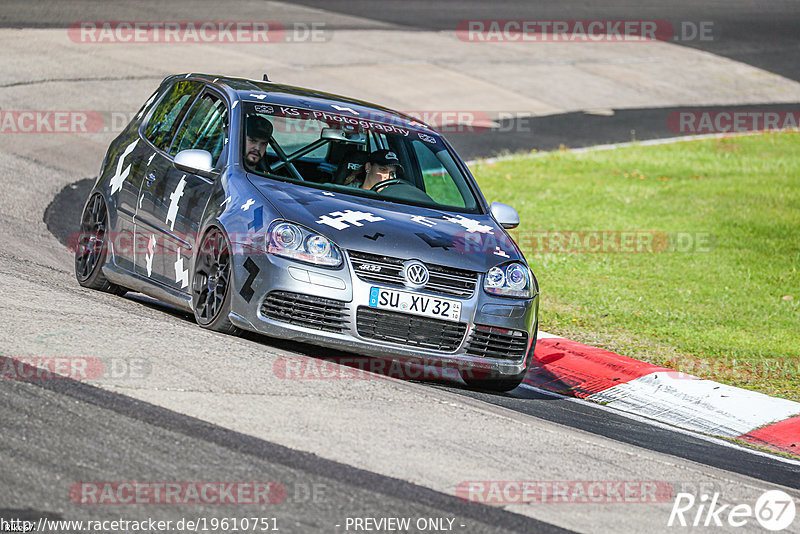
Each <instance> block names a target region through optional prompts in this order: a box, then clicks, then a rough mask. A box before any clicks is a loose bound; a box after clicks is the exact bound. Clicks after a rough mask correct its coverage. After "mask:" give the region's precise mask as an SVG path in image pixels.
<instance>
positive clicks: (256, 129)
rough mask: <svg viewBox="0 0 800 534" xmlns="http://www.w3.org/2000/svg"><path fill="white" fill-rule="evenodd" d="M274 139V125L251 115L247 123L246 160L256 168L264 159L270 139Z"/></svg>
mask: <svg viewBox="0 0 800 534" xmlns="http://www.w3.org/2000/svg"><path fill="white" fill-rule="evenodd" d="M270 137H272V124H271V123H270V122H269V121H268V120H267V119H265V118H263V117H259V116H258V115H250V116H249V117H247V119H246V121H245V144H244V159H245V162H247V164H248V165H250V166H252V167H255V166H256V165H258V164H259V163H260V162H261V160H262V159H263V158H264V154H265V153H266V151H267V145H268V144H269V139H270Z"/></svg>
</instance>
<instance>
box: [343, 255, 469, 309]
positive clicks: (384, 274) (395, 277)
mask: <svg viewBox="0 0 800 534" xmlns="http://www.w3.org/2000/svg"><path fill="white" fill-rule="evenodd" d="M349 254H350V262H351V263H352V264H353V270H355V272H356V276H358V277H359V278H360V279H361V280H363V281H365V282H374V283H379V284H386V285H391V286H397V287H405V286H404V284H403V275H402V270H403V261H404V260H401V259H400V258H391V257H389V256H378V255H376V254H367V253H365V252H356V251H353V250H351V251H349ZM425 266H426V267H427V268H428V272H429V273H430V280H429V281H428V283H427V284H426V285H425V289H426V290H427V291H431V292H433V293H438V294H442V295H451V296H454V297H461V298H469V297H471V296H472V295H473V294H474V293H475V286H477V284H478V274H477V273H475V272H472V271H464V270H462V269H454V268H452V267H443V266H441V265H430V264H427V263H426V264H425Z"/></svg>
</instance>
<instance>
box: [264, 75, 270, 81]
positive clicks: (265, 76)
mask: <svg viewBox="0 0 800 534" xmlns="http://www.w3.org/2000/svg"><path fill="white" fill-rule="evenodd" d="M264 81H265V82H268V81H269V76H267V75H266V74H265V75H264Z"/></svg>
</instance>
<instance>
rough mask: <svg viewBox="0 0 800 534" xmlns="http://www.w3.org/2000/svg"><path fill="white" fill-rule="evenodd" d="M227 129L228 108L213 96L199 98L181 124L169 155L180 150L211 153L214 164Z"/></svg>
mask: <svg viewBox="0 0 800 534" xmlns="http://www.w3.org/2000/svg"><path fill="white" fill-rule="evenodd" d="M227 129H228V108H227V107H226V106H225V102H223V101H222V100H221V99H220V98H219V97H217V96H215V95H213V94H208V93H207V94H205V95H203V96H201V97H200V98H199V99H198V100H197V102H196V103H195V105H194V106H193V107H192V109H191V111H189V114H188V115H187V116H186V120H184V121H183V124H181V127H180V129H179V130H178V133H177V135H176V136H175V140H174V141H173V142H172V147H171V148H170V151H169V154H170V155H171V156H175V155H176V154H177V153H178V152H180V151H181V150H187V149H198V150H206V151H208V152H210V153H211V158H212V161H214V162H216V161H217V160H218V159H219V157H220V154H222V149H223V148H224V147H225V138H226V131H227Z"/></svg>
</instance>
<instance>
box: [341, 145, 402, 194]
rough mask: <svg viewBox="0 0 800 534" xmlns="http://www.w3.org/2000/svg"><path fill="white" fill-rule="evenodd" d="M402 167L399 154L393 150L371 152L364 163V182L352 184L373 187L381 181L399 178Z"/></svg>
mask: <svg viewBox="0 0 800 534" xmlns="http://www.w3.org/2000/svg"><path fill="white" fill-rule="evenodd" d="M402 169H403V166H402V165H400V160H399V159H398V157H397V154H395V153H394V152H392V151H391V150H376V151H374V152H371V153H370V155H369V156H368V157H367V162H366V163H365V164H364V174H365V175H364V180H363V182H361V183H358V182H353V183H352V184H350V185H353V186H359V187H361V189H372V188H373V187H375V186H376V185H378V184H379V183H381V182H386V181H389V180H397V172H398V171H401V170H402Z"/></svg>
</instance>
